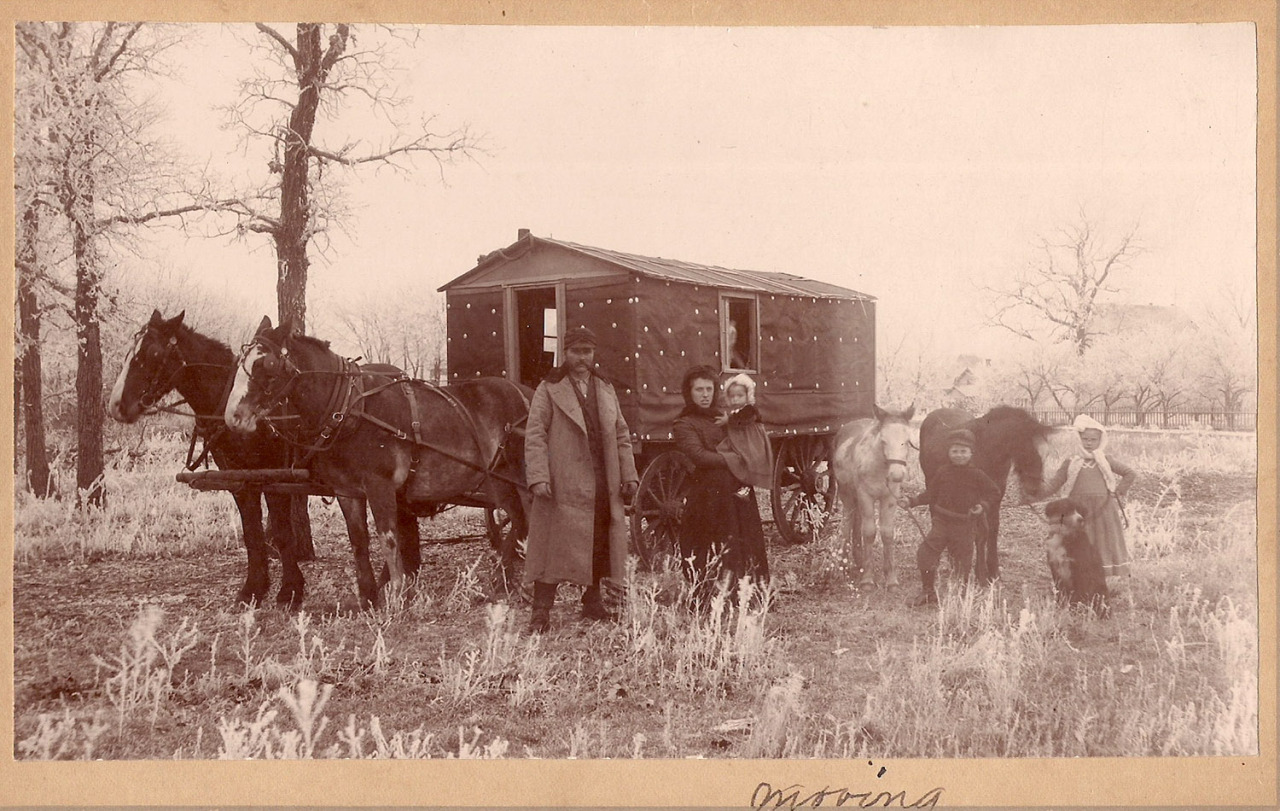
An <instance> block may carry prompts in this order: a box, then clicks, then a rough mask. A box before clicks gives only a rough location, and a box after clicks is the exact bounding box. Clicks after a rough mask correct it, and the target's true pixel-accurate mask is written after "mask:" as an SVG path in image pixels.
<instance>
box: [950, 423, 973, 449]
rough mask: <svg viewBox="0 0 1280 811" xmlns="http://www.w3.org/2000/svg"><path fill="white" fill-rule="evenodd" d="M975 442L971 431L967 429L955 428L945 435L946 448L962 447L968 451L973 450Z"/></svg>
mask: <svg viewBox="0 0 1280 811" xmlns="http://www.w3.org/2000/svg"><path fill="white" fill-rule="evenodd" d="M976 443H977V440H975V439H974V437H973V431H970V430H969V429H968V428H957V429H956V430H954V431H952V432H951V433H950V434H948V435H947V447H948V448H949V447H951V446H952V445H964V446H965V447H966V448H968V449H969V450H973V446H974V445H975V444H976Z"/></svg>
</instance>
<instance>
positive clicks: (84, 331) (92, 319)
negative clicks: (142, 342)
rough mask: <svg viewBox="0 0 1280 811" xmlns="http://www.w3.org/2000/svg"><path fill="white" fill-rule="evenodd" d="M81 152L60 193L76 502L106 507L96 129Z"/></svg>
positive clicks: (68, 168)
mask: <svg viewBox="0 0 1280 811" xmlns="http://www.w3.org/2000/svg"><path fill="white" fill-rule="evenodd" d="M82 137H83V138H84V141H83V143H82V144H80V150H82V151H80V152H79V154H73V156H72V160H71V161H70V162H69V165H68V167H67V169H66V170H64V174H63V177H62V188H61V189H60V194H59V196H60V197H61V202H62V207H63V211H64V213H65V214H66V215H67V220H68V222H69V224H70V226H71V248H72V253H73V254H74V255H75V262H76V291H75V313H74V316H73V317H74V320H75V329H76V494H77V495H76V502H77V503H78V504H88V505H89V506H93V507H105V506H106V504H107V494H106V488H105V487H104V484H103V479H102V473H103V469H104V465H103V458H102V426H103V422H104V420H105V419H106V411H105V409H103V407H102V334H101V330H100V328H99V324H98V301H99V297H100V296H101V293H102V290H101V284H102V268H101V267H100V266H99V263H98V256H97V251H96V249H95V247H94V244H93V239H94V233H93V200H94V192H95V185H94V174H93V170H92V166H93V161H92V157H91V156H92V155H93V151H94V146H95V143H94V138H93V132H92V130H87V131H86V132H85V133H84V135H83V136H82Z"/></svg>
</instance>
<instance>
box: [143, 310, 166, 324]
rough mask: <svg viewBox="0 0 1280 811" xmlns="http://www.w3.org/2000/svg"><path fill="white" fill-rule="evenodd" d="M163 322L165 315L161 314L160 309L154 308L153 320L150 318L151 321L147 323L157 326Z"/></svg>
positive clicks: (152, 312)
mask: <svg viewBox="0 0 1280 811" xmlns="http://www.w3.org/2000/svg"><path fill="white" fill-rule="evenodd" d="M163 322H164V316H163V315H161V314H160V311H159V310H152V311H151V320H150V321H149V322H147V323H149V324H151V325H152V326H157V325H159V324H161V323H163Z"/></svg>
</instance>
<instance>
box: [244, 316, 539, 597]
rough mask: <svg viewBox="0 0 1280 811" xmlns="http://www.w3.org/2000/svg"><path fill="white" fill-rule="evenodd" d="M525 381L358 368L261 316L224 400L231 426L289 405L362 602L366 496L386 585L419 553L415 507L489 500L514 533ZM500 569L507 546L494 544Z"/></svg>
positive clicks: (397, 583)
mask: <svg viewBox="0 0 1280 811" xmlns="http://www.w3.org/2000/svg"><path fill="white" fill-rule="evenodd" d="M528 396H529V395H528V393H527V392H526V391H525V390H524V389H523V388H522V387H520V386H517V385H516V384H514V383H511V382H509V381H507V380H504V379H502V378H497V377H484V378H476V379H475V380H469V381H466V382H463V383H459V384H456V385H451V386H445V387H441V386H434V385H431V384H429V383H427V382H425V381H421V380H412V379H409V378H407V377H398V376H394V375H389V374H384V373H379V372H377V371H375V372H370V371H369V370H368V369H367V368H362V367H360V366H358V365H357V364H356V363H354V362H353V361H350V360H347V359H345V358H343V357H341V356H339V355H338V354H337V353H335V352H333V351H332V350H331V349H330V348H329V344H328V342H327V341H322V340H320V339H318V338H313V337H311V336H306V335H301V334H298V333H297V332H296V331H295V330H293V329H292V327H291V325H290V324H289V323H287V322H286V323H284V324H282V325H281V326H279V327H275V328H273V327H272V325H271V319H270V318H263V319H262V322H261V324H260V325H259V326H258V331H257V333H256V335H255V336H254V339H253V342H252V343H250V344H249V345H248V346H247V347H246V348H245V350H244V353H243V354H242V355H241V358H240V362H239V368H238V369H237V371H236V379H235V383H234V385H233V387H232V391H231V395H230V396H229V397H228V398H227V405H226V409H225V412H224V416H225V419H226V423H227V425H228V426H230V427H231V428H232V429H233V430H236V431H240V432H251V431H254V430H256V429H257V428H258V426H259V424H260V423H261V421H262V420H263V418H264V417H266V416H267V415H268V414H269V413H270V412H271V411H272V410H273V409H274V408H275V407H276V406H277V405H279V404H280V403H285V402H287V403H288V404H289V405H290V407H291V409H292V411H293V412H295V413H296V414H297V416H298V419H297V420H296V423H297V425H296V426H294V427H291V428H290V429H288V430H289V433H290V434H291V435H292V438H291V442H293V443H295V444H297V445H299V446H300V447H301V448H302V450H303V451H304V452H305V454H306V467H307V468H308V469H309V470H310V471H311V476H312V479H313V480H314V481H317V482H319V483H322V484H325V485H327V486H329V487H331V488H332V489H333V491H334V493H335V496H336V497H337V500H338V505H339V507H341V509H342V515H343V518H344V519H345V521H346V524H347V532H348V535H349V536H350V539H351V548H352V554H353V556H354V558H355V567H356V584H357V588H358V591H359V595H360V600H361V603H362V604H363V605H364V606H365V607H369V606H373V605H376V604H377V602H378V591H379V585H381V584H380V583H379V582H378V581H376V580H375V578H374V576H373V570H372V568H371V566H370V563H369V543H370V538H369V528H368V523H367V518H366V514H365V511H366V506H367V508H368V509H369V510H370V511H372V513H373V521H374V526H375V530H376V532H377V535H378V540H379V542H380V543H381V544H382V548H383V551H384V555H383V557H384V560H385V561H386V563H387V575H388V577H389V580H390V583H391V590H392V592H393V593H397V594H398V593H402V590H403V589H404V587H405V581H406V578H409V577H412V576H413V575H415V574H416V573H417V571H418V568H419V566H420V564H421V553H420V549H419V536H418V523H417V518H418V516H430V515H434V514H435V513H437V512H439V511H440V510H441V509H443V508H444V507H445V506H448V505H449V504H453V503H470V502H473V501H479V502H481V503H484V504H487V505H491V506H494V507H500V508H502V509H504V510H505V511H506V513H507V515H508V516H510V517H511V520H512V523H513V525H514V529H513V531H512V532H510V533H508V538H510V539H511V542H510V544H509V546H510V547H513V546H514V543H515V540H516V539H518V538H521V537H524V535H525V534H526V533H525V531H524V530H525V515H526V513H525V510H524V506H523V503H522V495H521V492H522V489H523V487H522V484H521V481H522V479H523V473H522V468H523V442H522V441H519V439H518V436H517V434H518V431H519V429H520V426H521V425H523V423H524V420H525V419H526V418H527V417H528V413H529V399H528ZM498 551H499V554H500V556H501V557H502V559H503V560H502V562H503V566H504V571H509V570H510V569H509V567H510V565H511V563H512V562H513V560H514V556H515V554H516V551H515V549H514V548H507V549H499V550H498Z"/></svg>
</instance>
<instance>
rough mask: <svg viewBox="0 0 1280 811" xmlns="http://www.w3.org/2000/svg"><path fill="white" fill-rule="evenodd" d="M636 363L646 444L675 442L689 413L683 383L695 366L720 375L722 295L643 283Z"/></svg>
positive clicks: (703, 288) (668, 284)
mask: <svg viewBox="0 0 1280 811" xmlns="http://www.w3.org/2000/svg"><path fill="white" fill-rule="evenodd" d="M634 285H635V288H636V291H637V297H638V303H637V305H636V312H637V319H638V320H637V324H636V327H637V329H636V341H635V350H634V351H635V352H636V353H638V354H639V357H638V358H634V359H633V360H634V362H635V363H636V371H637V374H638V377H637V382H638V383H639V392H638V403H639V409H638V410H639V426H638V430H637V433H639V435H640V437H641V439H651V440H666V439H670V438H671V426H672V423H674V422H675V419H676V416H677V415H679V413H680V410H681V409H683V408H684V399H683V398H682V397H681V395H680V381H681V379H683V377H684V373H685V371H686V370H688V369H689V367H690V366H695V365H698V364H703V365H707V366H711V367H712V368H714V369H716V370H719V369H720V368H721V364H720V331H719V330H720V327H719V324H720V320H719V319H720V316H719V313H718V310H717V306H718V302H719V292H718V291H717V290H716V288H714V287H707V286H705V285H692V284H680V283H676V282H667V281H664V280H661V279H649V278H640V279H639V280H638V281H636V282H634Z"/></svg>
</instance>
